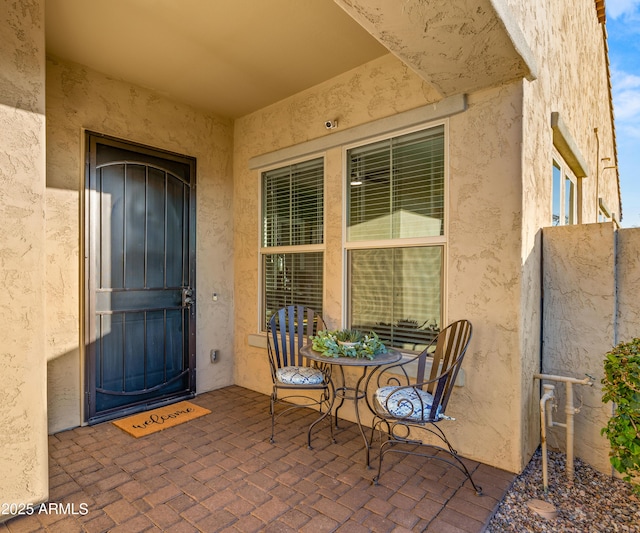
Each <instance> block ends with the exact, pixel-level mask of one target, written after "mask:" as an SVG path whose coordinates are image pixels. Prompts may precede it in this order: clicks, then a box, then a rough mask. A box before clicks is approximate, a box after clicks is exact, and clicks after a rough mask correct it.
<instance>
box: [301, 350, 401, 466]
mask: <svg viewBox="0 0 640 533" xmlns="http://www.w3.org/2000/svg"><path fill="white" fill-rule="evenodd" d="M300 353H301V354H302V355H303V356H305V357H307V358H308V359H311V360H312V361H318V362H319V363H325V364H329V365H334V366H337V367H338V368H339V369H340V379H341V383H340V384H337V383H334V387H335V396H336V398H338V399H339V400H340V403H339V404H338V405H337V406H336V408H335V411H334V416H335V425H336V427H338V411H339V410H340V407H342V404H343V403H344V401H345V399H347V400H353V406H354V410H355V414H356V423H357V425H358V429H359V430H360V435H362V440H363V441H364V447H365V451H366V464H367V468H369V451H370V450H371V443H370V442H369V439H367V435H366V433H365V431H364V428H363V427H362V422H361V420H360V409H359V407H358V404H359V400H362V399H363V398H365V397H366V391H364V390H361V388H360V387H361V385H362V383H364V382H365V378H366V377H367V375H368V374H369V372H374V371H375V370H376V369H377V368H379V367H381V366H384V365H390V364H393V363H397V362H398V361H400V359H401V358H402V353H401V352H399V351H398V350H394V349H393V348H387V352H386V353H382V354H379V355H376V356H375V358H374V359H366V358H355V357H327V356H325V355H322V354H321V353H320V352H316V351H315V350H314V349H313V348H312V347H311V346H310V345H309V344H306V345H305V346H303V347H302V348H300ZM346 366H349V367H357V368H361V369H362V374H361V375H360V377H359V378H358V380H357V381H356V385H355V387H348V386H347V385H346V381H345V378H344V367H346ZM331 379H332V380H333V372H332V373H331Z"/></svg>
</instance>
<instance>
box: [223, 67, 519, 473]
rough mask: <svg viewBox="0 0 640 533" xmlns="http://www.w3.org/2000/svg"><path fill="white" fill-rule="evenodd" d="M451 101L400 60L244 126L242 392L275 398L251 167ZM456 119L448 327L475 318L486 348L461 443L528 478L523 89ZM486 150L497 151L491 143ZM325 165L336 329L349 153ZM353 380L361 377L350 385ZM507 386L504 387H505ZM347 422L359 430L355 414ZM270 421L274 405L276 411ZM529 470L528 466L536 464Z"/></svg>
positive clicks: (328, 314) (467, 395)
mask: <svg viewBox="0 0 640 533" xmlns="http://www.w3.org/2000/svg"><path fill="white" fill-rule="evenodd" d="M437 100H439V97H438V96H437V95H435V94H434V93H433V92H432V91H431V90H430V89H429V87H428V86H426V85H424V84H423V83H421V81H420V80H419V79H418V78H417V77H416V76H415V75H414V74H412V73H411V72H410V71H408V70H407V69H406V67H404V66H403V65H402V64H401V63H400V62H399V61H398V60H396V59H394V58H393V57H391V56H385V57H383V58H381V59H379V60H376V61H373V62H371V63H369V64H367V65H365V66H363V67H361V68H358V69H355V70H353V71H351V72H348V73H346V74H344V75H342V76H339V77H337V78H335V79H333V80H330V81H328V82H326V83H324V84H321V85H319V86H317V87H315V88H313V89H310V90H308V91H305V92H304V93H301V94H299V95H296V96H294V97H292V98H289V99H287V100H284V101H282V102H280V103H278V104H275V105H273V106H270V107H268V108H266V109H263V110H261V111H258V112H256V113H253V114H251V115H249V116H247V117H244V118H242V119H239V120H237V121H236V127H235V143H234V153H235V155H234V190H235V194H234V200H235V229H236V233H235V249H236V255H235V259H236V311H235V324H236V373H235V376H236V383H237V384H238V385H241V386H244V387H248V388H250V389H254V390H257V391H260V392H263V393H269V392H270V389H271V378H270V375H269V370H268V363H267V354H266V350H265V349H264V348H261V347H257V346H255V344H258V343H257V342H256V337H254V336H255V335H256V334H257V333H258V316H259V313H258V302H259V294H258V286H259V284H258V271H257V266H258V263H259V259H258V250H259V233H258V232H259V218H258V217H259V184H260V171H259V170H250V169H249V166H248V162H249V159H250V158H251V157H254V156H258V155H261V154H265V153H268V152H272V151H274V150H277V149H279V148H284V147H287V146H292V145H295V144H298V143H300V142H304V141H308V140H310V139H314V138H317V137H321V136H322V135H326V134H327V133H326V131H325V129H324V121H325V120H327V119H334V118H337V119H338V121H339V130H340V131H343V130H348V128H350V127H352V126H359V125H362V124H367V123H369V124H374V121H375V120H376V119H378V118H383V117H386V116H390V115H393V114H395V113H397V112H401V111H405V110H408V109H413V108H416V107H419V106H423V105H425V104H428V103H431V102H434V101H437ZM468 104H469V108H468V110H467V111H465V112H463V113H460V114H458V115H454V116H452V117H450V118H449V119H448V126H449V136H448V149H449V173H450V175H449V187H450V189H449V212H448V216H449V226H448V233H449V245H448V258H447V264H448V269H447V292H446V296H445V298H446V300H447V304H446V305H447V315H446V317H445V320H446V321H452V320H455V319H458V318H469V319H471V321H472V322H473V323H474V326H475V329H474V338H473V340H472V345H471V350H470V353H469V355H468V359H467V360H466V362H465V368H466V373H465V382H466V384H465V386H464V387H462V388H460V389H458V390H457V391H456V397H455V398H454V399H453V400H452V405H451V407H450V408H451V413H450V414H451V415H452V416H455V417H457V418H458V420H459V421H458V422H456V423H455V424H452V425H451V428H450V429H451V430H452V433H451V435H452V436H453V441H454V442H455V445H456V447H457V449H458V450H459V451H460V453H462V454H463V455H466V456H468V457H473V458H475V459H479V460H481V461H483V462H485V463H489V464H493V465H496V466H499V467H502V468H505V469H508V470H512V471H518V470H519V469H520V468H521V467H522V465H523V464H524V461H525V459H524V458H523V457H521V456H520V454H519V450H520V449H521V445H520V435H519V433H518V428H519V424H520V419H521V414H520V411H519V405H520V404H521V399H520V393H519V381H520V379H519V376H520V372H521V371H520V367H521V354H520V353H519V352H518V349H519V346H518V338H519V337H518V335H519V334H518V317H519V309H518V298H519V294H520V292H519V273H520V245H519V235H520V233H519V232H520V225H519V220H520V209H521V200H520V198H521V186H520V181H519V176H520V159H519V147H520V143H521V129H522V128H521V123H520V119H519V118H518V114H519V111H518V110H519V107H520V105H521V87H520V85H519V84H514V85H511V86H507V87H503V88H500V89H495V90H488V91H482V92H479V93H477V94H473V95H470V96H469V98H468ZM479 139H483V140H485V141H486V142H484V143H482V142H479ZM323 153H324V156H325V168H326V171H325V178H326V179H325V190H326V193H325V209H326V215H325V299H324V315H325V319H326V320H327V321H328V323H329V327H339V326H341V325H342V315H343V292H344V287H343V277H344V276H343V251H342V224H343V221H342V216H343V206H342V190H343V183H342V179H343V178H342V149H341V147H339V146H338V147H336V148H331V149H328V150H326V151H325V152H323ZM348 377H349V376H348ZM497 383H499V384H500V386H496V384H497ZM345 407H347V408H346V409H342V410H341V411H340V412H341V415H344V416H345V417H347V418H351V419H353V412H352V411H350V410H349V408H348V406H346V405H345ZM265 414H266V403H265ZM527 459H528V458H527Z"/></svg>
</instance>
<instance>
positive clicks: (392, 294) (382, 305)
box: [349, 246, 444, 350]
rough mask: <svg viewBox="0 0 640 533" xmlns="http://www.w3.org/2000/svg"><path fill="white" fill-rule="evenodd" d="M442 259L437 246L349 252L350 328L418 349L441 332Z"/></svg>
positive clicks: (386, 341) (390, 342)
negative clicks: (371, 332)
mask: <svg viewBox="0 0 640 533" xmlns="http://www.w3.org/2000/svg"><path fill="white" fill-rule="evenodd" d="M443 255H444V254H443V247H442V246H424V247H410V248H376V249H357V250H350V251H349V273H350V279H349V309H350V321H349V322H350V324H351V326H350V327H352V328H354V329H359V330H361V331H370V330H372V331H375V332H376V333H377V334H378V335H379V336H380V338H381V340H382V341H383V342H385V343H389V344H390V345H391V346H396V347H399V348H402V349H408V350H421V349H423V348H424V347H425V346H426V345H427V344H429V342H431V340H432V339H433V338H434V336H435V334H436V333H437V332H438V331H439V329H440V320H441V313H442V273H443V272H442V264H443Z"/></svg>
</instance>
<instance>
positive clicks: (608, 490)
mask: <svg viewBox="0 0 640 533" xmlns="http://www.w3.org/2000/svg"><path fill="white" fill-rule="evenodd" d="M548 457H549V461H548V480H549V491H548V493H547V494H546V495H545V493H544V489H543V484H542V458H541V453H540V450H539V449H538V451H537V452H536V453H535V454H534V456H533V458H532V459H531V461H530V462H529V464H528V466H527V467H526V468H525V470H524V472H522V474H520V475H519V476H518V477H517V478H516V480H515V481H514V482H513V485H512V486H511V488H510V489H509V491H508V492H507V494H506V495H505V497H504V499H503V500H502V502H501V503H500V505H499V507H498V509H497V511H496V513H495V515H494V516H493V518H492V519H491V522H490V523H489V525H488V526H487V528H486V529H485V532H486V533H503V532H514V533H523V532H535V533H537V532H543V531H544V532H553V533H559V532H578V533H592V532H593V533H596V532H598V533H600V532H616V533H617V532H625V533H640V500H639V499H638V498H637V497H636V496H635V495H634V494H633V493H632V491H631V489H630V485H628V484H627V483H625V482H623V481H621V480H618V479H614V478H612V477H611V476H607V475H604V474H601V473H600V472H597V471H596V470H594V469H593V468H591V467H590V466H589V465H587V464H585V463H584V462H582V461H581V460H580V459H576V460H575V461H574V465H575V480H574V483H573V485H571V484H570V483H569V481H568V480H567V476H566V474H565V466H566V456H565V455H564V454H562V453H558V452H549V454H548ZM531 500H542V501H545V502H548V503H550V504H553V506H555V510H556V511H557V518H551V519H548V518H543V517H542V516H540V515H539V514H537V513H536V512H534V511H532V510H531V509H530V508H529V507H528V505H527V502H530V501H531Z"/></svg>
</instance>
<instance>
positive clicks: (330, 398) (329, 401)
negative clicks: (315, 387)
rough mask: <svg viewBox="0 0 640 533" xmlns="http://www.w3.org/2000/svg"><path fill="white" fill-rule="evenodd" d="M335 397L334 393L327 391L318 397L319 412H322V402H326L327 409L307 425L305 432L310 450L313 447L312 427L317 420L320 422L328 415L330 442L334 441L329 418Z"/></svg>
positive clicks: (331, 423) (331, 422)
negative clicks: (307, 428) (307, 429)
mask: <svg viewBox="0 0 640 533" xmlns="http://www.w3.org/2000/svg"><path fill="white" fill-rule="evenodd" d="M334 399H335V394H332V393H328V394H326V395H325V393H322V397H321V399H320V413H322V405H323V404H324V403H326V404H327V411H326V412H325V413H324V414H323V415H322V416H321V417H319V418H317V419H316V420H314V421H313V423H312V424H311V425H310V426H309V431H308V432H307V447H308V448H309V449H310V450H312V449H313V447H312V446H311V430H313V428H314V427H315V425H316V424H318V423H319V422H321V421H322V420H324V419H325V418H327V416H328V417H329V428H330V431H331V442H332V443H333V444H335V443H336V438H335V436H334V434H333V421H332V418H331V410H332V408H333V400H334Z"/></svg>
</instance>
